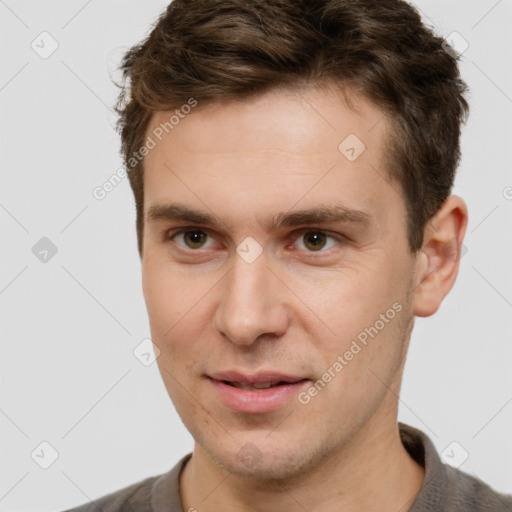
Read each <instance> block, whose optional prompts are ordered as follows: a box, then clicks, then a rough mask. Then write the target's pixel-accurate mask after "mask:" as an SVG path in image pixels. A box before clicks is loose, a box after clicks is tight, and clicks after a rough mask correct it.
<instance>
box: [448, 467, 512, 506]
mask: <svg viewBox="0 0 512 512" xmlns="http://www.w3.org/2000/svg"><path fill="white" fill-rule="evenodd" d="M444 500H445V503H446V508H447V510H454V511H455V510H456V511H459V510H460V511H466V510H467V511H471V512H473V511H474V512H512V495H510V494H502V493H499V492H498V491H496V490H495V489H493V488H492V487H490V486H489V485H488V484H486V483H485V482H483V481H482V480H480V479H479V478H477V477H475V476H472V475H469V474H468V473H465V472H463V471H460V470H459V469H455V468H452V467H450V466H447V467H446V487H445V492H444ZM450 506H451V507H452V508H450Z"/></svg>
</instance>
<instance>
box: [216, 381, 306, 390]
mask: <svg viewBox="0 0 512 512" xmlns="http://www.w3.org/2000/svg"><path fill="white" fill-rule="evenodd" d="M302 380H305V379H299V380H296V381H285V380H280V381H269V382H254V383H252V384H250V383H247V382H238V381H232V382H231V381H228V380H223V381H221V382H223V383H224V384H227V385H228V386H232V387H234V388H238V389H250V390H258V389H269V388H275V387H277V386H286V385H287V384H296V383H297V382H301V381H302Z"/></svg>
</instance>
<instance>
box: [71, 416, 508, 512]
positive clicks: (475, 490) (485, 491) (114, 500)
mask: <svg viewBox="0 0 512 512" xmlns="http://www.w3.org/2000/svg"><path fill="white" fill-rule="evenodd" d="M399 427H400V437H401V440H402V443H403V445H404V446H405V448H406V450H407V451H408V452H409V454H410V455H411V457H413V459H414V460H416V461H417V462H418V463H419V464H421V465H422V466H423V467H424V468H425V480H424V482H423V486H422V488H421V491H420V493H419V494H418V497H417V498H416V500H415V501H414V503H413V505H412V508H411V509H410V510H409V512H512V495H505V494H500V493H498V492H496V491H494V490H493V489H492V488H491V487H489V486H488V485H486V484H485V483H483V482H482V481H481V480H479V479H478V478H475V477H473V476H470V475H468V474H466V473H464V472H462V471H460V470H458V469H454V468H452V467H451V466H448V465H446V464H444V463H443V462H442V461H441V459H440V457H439V455H438V454H437V452H436V449H435V447H434V445H433V444H432V441H431V440H430V439H429V438H428V437H427V435H426V434H424V433H423V432H421V431H420V430H418V429H415V428H413V427H410V426H408V425H405V424H403V423H399ZM190 457H191V454H190V453H189V454H187V455H185V456H184V457H183V458H182V459H181V460H180V461H179V462H178V463H177V464H176V465H175V466H174V467H173V468H172V469H171V470H170V471H168V472H167V473H164V474H163V475H157V476H152V477H149V478H146V479H144V480H141V481H140V482H137V483H135V484H132V485H130V486H128V487H125V488H123V489H120V490H119V491H116V492H113V493H110V494H107V495H105V496H103V497H101V498H99V499H96V500H94V501H93V502H91V503H86V504H84V505H81V506H80V507H77V508H73V509H69V510H67V511H65V512H185V511H184V510H183V509H182V507H181V501H180V492H179V476H180V472H181V470H182V469H183V467H184V465H185V464H186V462H187V461H188V460H189V458H190Z"/></svg>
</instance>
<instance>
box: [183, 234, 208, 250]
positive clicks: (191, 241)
mask: <svg viewBox="0 0 512 512" xmlns="http://www.w3.org/2000/svg"><path fill="white" fill-rule="evenodd" d="M182 234H183V239H184V241H185V244H186V245H187V246H188V247H189V248H190V249H200V248H201V246H202V244H203V243H204V241H205V240H206V237H207V236H208V235H207V234H206V233H204V232H203V231H185V232H184V233H182Z"/></svg>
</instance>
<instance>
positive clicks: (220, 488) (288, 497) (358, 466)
mask: <svg viewBox="0 0 512 512" xmlns="http://www.w3.org/2000/svg"><path fill="white" fill-rule="evenodd" d="M381 420H382V418H381ZM391 420H392V421H388V422H387V423H384V425H385V427H382V425H383V423H382V422H381V421H380V422H377V420H376V418H375V417H374V418H373V419H372V420H370V421H369V422H368V423H367V424H366V425H365V426H364V427H363V428H361V429H360V430H359V431H358V432H357V433H356V434H355V435H354V436H353V437H352V438H351V439H350V441H349V442H348V443H346V444H345V446H343V447H342V448H341V449H339V450H338V451H336V452H334V453H331V454H329V456H328V457H326V458H325V459H324V460H323V461H322V463H321V464H319V465H317V466H316V467H314V468H312V469H311V470H310V471H309V472H308V473H306V474H302V475H299V476H297V477H294V478H293V479H289V480H287V481H280V482H268V481H261V480H256V479H251V478H247V477H239V476H237V475H233V474H230V473H228V472H227V471H226V470H225V469H223V468H221V467H219V466H218V464H216V463H215V462H214V461H213V460H212V459H211V457H210V456H209V455H208V453H207V452H205V451H204V450H203V449H202V448H201V447H200V446H198V445H197V444H196V445H195V447H194V452H193V455H192V458H191V459H190V460H189V462H188V464H187V465H186V466H185V468H184V469H183V471H182V475H181V478H180V494H181V499H182V504H183V509H184V510H185V511H188V510H195V509H197V510H200V511H201V512H216V511H218V510H223V511H224V512H235V511H236V512H264V511H268V510H272V511H273V512H281V511H283V512H284V511H286V512H290V511H295V510H297V511H303V510H308V512H315V511H322V512H331V511H332V512H334V511H339V510H343V511H344V512H361V511H365V512H377V511H379V512H380V511H382V510H401V511H402V512H406V511H408V510H409V509H410V508H411V506H412V504H413V502H414V500H415V498H416V496H417V495H418V493H419V491H420V489H421V486H422V484H423V480H424V475H425V471H424V468H423V467H421V466H420V465H419V464H418V463H417V462H415V461H414V460H413V459H412V458H411V456H410V455H409V454H408V452H407V451H406V449H405V448H404V446H403V445H402V442H401V440H400V436H399V431H398V425H397V423H396V416H394V418H392V419H391ZM377 424H378V425H381V427H378V426H377ZM283 491H284V492H283Z"/></svg>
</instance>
